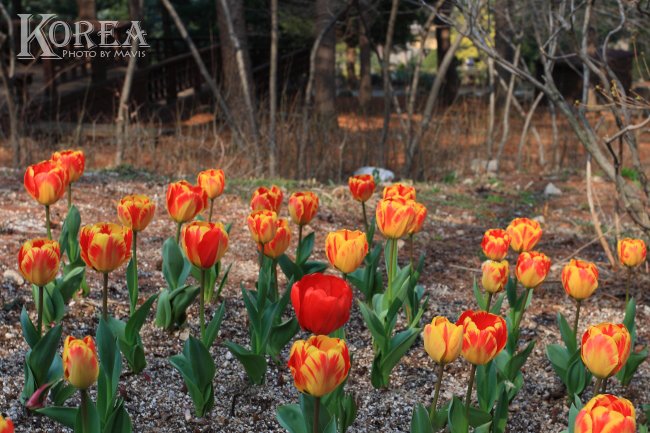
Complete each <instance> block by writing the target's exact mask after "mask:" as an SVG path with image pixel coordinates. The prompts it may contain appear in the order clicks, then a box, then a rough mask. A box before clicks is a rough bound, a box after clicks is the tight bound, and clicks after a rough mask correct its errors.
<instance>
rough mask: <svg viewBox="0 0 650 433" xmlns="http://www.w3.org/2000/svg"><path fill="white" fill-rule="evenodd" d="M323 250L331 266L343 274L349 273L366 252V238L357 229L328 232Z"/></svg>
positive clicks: (355, 267)
mask: <svg viewBox="0 0 650 433" xmlns="http://www.w3.org/2000/svg"><path fill="white" fill-rule="evenodd" d="M325 252H326V254H327V259H328V260H329V262H330V264H331V265H332V266H334V267H335V268H336V269H338V270H339V271H341V272H343V273H344V274H350V273H352V272H354V271H355V270H356V269H357V268H358V267H359V266H360V265H361V263H363V259H365V257H366V255H367V254H368V239H367V238H366V235H365V233H363V232H361V231H359V230H354V231H351V230H346V229H343V230H338V231H335V232H330V233H329V234H328V235H327V238H326V239H325Z"/></svg>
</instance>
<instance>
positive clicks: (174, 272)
mask: <svg viewBox="0 0 650 433" xmlns="http://www.w3.org/2000/svg"><path fill="white" fill-rule="evenodd" d="M191 268H192V266H191V264H190V262H189V261H188V260H187V259H186V258H185V256H184V255H183V252H182V251H181V249H180V247H179V246H178V244H177V243H176V240H175V239H174V238H167V240H166V241H165V243H164V244H163V276H164V277H165V280H166V281H167V284H168V285H169V288H170V289H176V288H178V287H180V286H182V285H183V283H185V280H186V279H187V276H188V275H189V273H190V270H191Z"/></svg>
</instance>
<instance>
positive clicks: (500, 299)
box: [490, 293, 506, 315]
mask: <svg viewBox="0 0 650 433" xmlns="http://www.w3.org/2000/svg"><path fill="white" fill-rule="evenodd" d="M505 298H506V294H505V293H501V294H500V295H499V296H497V299H496V301H495V302H494V304H492V306H491V307H490V313H492V314H496V315H501V306H502V305H503V300H504V299H505Z"/></svg>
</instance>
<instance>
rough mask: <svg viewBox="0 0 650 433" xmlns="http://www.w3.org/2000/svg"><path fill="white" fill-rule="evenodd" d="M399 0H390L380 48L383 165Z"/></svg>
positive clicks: (381, 151)
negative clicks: (384, 32) (388, 14)
mask: <svg viewBox="0 0 650 433" xmlns="http://www.w3.org/2000/svg"><path fill="white" fill-rule="evenodd" d="M398 7H399V0H392V4H391V8H390V17H389V18H388V28H387V29H386V42H385V43H384V47H383V50H382V55H383V62H382V75H383V82H384V124H383V126H382V129H381V141H380V143H379V152H380V155H381V156H380V161H381V164H382V165H383V166H384V167H385V166H386V164H387V162H388V161H387V152H386V141H388V130H389V128H390V112H391V85H390V53H391V51H392V49H393V34H394V33H395V21H397V8H398Z"/></svg>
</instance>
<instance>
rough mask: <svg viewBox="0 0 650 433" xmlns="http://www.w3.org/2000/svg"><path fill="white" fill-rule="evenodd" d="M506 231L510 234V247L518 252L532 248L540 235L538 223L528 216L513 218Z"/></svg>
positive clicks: (540, 230)
mask: <svg viewBox="0 0 650 433" xmlns="http://www.w3.org/2000/svg"><path fill="white" fill-rule="evenodd" d="M506 232H508V235H510V247H511V248H512V249H513V250H515V251H517V252H518V253H521V252H524V251H530V250H532V249H533V248H535V245H537V242H539V239H540V238H541V237H542V229H541V227H540V225H539V223H538V222H537V221H535V220H531V219H528V218H515V219H514V220H512V222H511V223H510V225H509V226H508V228H506Z"/></svg>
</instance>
